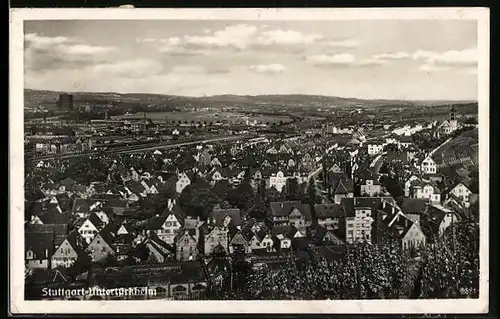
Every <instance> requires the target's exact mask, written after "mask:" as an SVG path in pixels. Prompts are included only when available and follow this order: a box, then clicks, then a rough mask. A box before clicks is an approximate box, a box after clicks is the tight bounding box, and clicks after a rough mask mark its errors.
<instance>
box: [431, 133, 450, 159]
mask: <svg viewBox="0 0 500 319" xmlns="http://www.w3.org/2000/svg"><path fill="white" fill-rule="evenodd" d="M452 139H453V137H450V138H448V139H447V140H446V141H444V142H443V143H441V145H439V146H438V147H436V148H435V149H433V150H432V151H431V152H430V153H429V156H432V155H434V153H436V151H437V150H438V149H440V148H441V147H443V146H444V145H445V144H448V143H449V142H450V141H451V140H452Z"/></svg>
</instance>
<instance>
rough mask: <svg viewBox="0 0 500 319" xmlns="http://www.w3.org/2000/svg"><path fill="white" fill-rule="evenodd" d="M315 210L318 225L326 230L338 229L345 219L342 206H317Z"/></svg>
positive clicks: (333, 204) (332, 204) (334, 204)
mask: <svg viewBox="0 0 500 319" xmlns="http://www.w3.org/2000/svg"><path fill="white" fill-rule="evenodd" d="M314 210H315V212H316V218H317V220H318V224H319V225H320V226H322V227H324V228H325V229H338V228H339V222H340V220H341V219H342V218H345V215H344V210H343V207H342V206H341V205H340V204H336V203H331V204H316V205H315V206H314Z"/></svg>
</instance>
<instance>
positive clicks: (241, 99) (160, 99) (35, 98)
mask: <svg viewBox="0 0 500 319" xmlns="http://www.w3.org/2000/svg"><path fill="white" fill-rule="evenodd" d="M61 93H63V92H57V91H45V90H31V89H25V90H24V99H25V104H26V106H28V107H29V106H33V105H37V104H39V105H43V104H53V103H55V102H56V101H57V99H58V97H59V94H61ZM72 94H73V95H74V99H75V101H77V102H78V101H81V102H83V101H85V102H91V103H104V102H111V103H123V104H138V105H144V104H155V105H168V106H180V105H193V106H194V105H199V106H212V107H217V106H221V107H223V106H245V105H274V106H283V105H285V104H286V105H293V106H311V107H376V106H392V105H400V106H409V105H446V104H447V105H449V104H462V103H465V102H463V101H403V100H382V99H381V100H378V99H374V100H367V99H357V98H345V97H334V96H321V95H300V94H289V95H258V96H250V95H215V96H207V97H186V96H175V95H164V94H143V93H127V94H122V93H113V92H109V93H88V92H75V93H72Z"/></svg>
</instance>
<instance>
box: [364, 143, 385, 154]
mask: <svg viewBox="0 0 500 319" xmlns="http://www.w3.org/2000/svg"><path fill="white" fill-rule="evenodd" d="M383 150H384V145H383V144H378V143H371V142H370V143H368V155H378V154H380V153H382V151H383Z"/></svg>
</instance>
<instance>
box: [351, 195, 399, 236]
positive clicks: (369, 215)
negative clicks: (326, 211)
mask: <svg viewBox="0 0 500 319" xmlns="http://www.w3.org/2000/svg"><path fill="white" fill-rule="evenodd" d="M387 203H389V204H393V203H394V199H392V198H391V197H355V198H343V199H342V201H341V206H342V207H343V210H344V212H345V216H346V217H345V234H346V243H347V244H355V243H359V242H368V243H371V242H372V224H373V221H374V218H373V217H374V215H375V212H377V211H378V210H380V209H381V208H383V207H384V205H387ZM394 204H395V203H394Z"/></svg>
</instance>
